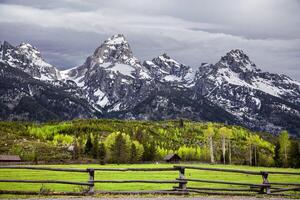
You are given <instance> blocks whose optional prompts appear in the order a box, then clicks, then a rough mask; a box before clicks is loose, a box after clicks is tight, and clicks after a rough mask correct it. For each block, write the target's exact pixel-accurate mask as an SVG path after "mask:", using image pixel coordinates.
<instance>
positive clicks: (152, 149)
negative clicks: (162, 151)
mask: <svg viewBox="0 0 300 200" xmlns="http://www.w3.org/2000/svg"><path fill="white" fill-rule="evenodd" d="M156 151H157V150H156V145H155V143H154V142H153V141H152V142H151V143H150V144H146V145H145V146H144V153H143V161H153V160H154V159H155V156H156Z"/></svg>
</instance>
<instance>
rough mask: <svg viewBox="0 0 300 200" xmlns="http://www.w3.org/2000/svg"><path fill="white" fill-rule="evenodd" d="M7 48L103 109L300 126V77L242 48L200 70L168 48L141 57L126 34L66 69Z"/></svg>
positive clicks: (6, 55) (270, 127)
mask: <svg viewBox="0 0 300 200" xmlns="http://www.w3.org/2000/svg"><path fill="white" fill-rule="evenodd" d="M0 48H1V49H0V58H1V59H0V61H1V63H2V64H4V65H6V66H10V67H13V68H17V69H19V70H22V71H23V72H26V73H27V74H29V75H30V77H33V78H35V79H37V80H39V81H43V82H45V81H47V82H48V83H49V84H52V85H55V86H56V88H65V91H67V92H72V93H73V95H72V96H74V97H76V98H80V99H85V100H86V101H87V102H88V104H89V106H90V107H91V108H89V112H93V113H94V114H95V115H97V116H98V117H117V118H127V119H154V120H155V119H170V118H179V117H184V118H190V119H193V120H212V121H221V122H229V123H233V124H241V125H245V126H247V127H249V128H251V129H254V130H262V131H269V132H273V133H277V132H278V131H279V130H281V129H283V128H284V129H289V130H291V131H292V132H293V133H295V134H296V133H299V130H300V125H299V123H298V122H299V120H300V83H299V82H297V81H294V80H292V79H291V78H289V77H287V76H285V75H278V74H272V73H268V72H262V71H261V70H260V69H259V68H258V67H257V66H256V65H255V64H254V63H253V62H252V61H251V60H250V58H249V57H248V56H247V55H246V54H245V53H244V52H243V51H242V50H232V51H230V52H228V53H227V54H226V55H225V56H223V57H222V58H221V59H220V61H219V62H217V63H216V64H204V65H202V66H201V67H199V69H198V70H196V71H193V70H192V68H191V67H189V66H187V65H184V64H181V63H180V62H178V61H176V60H174V59H172V58H171V57H170V56H168V55H167V54H162V55H160V56H158V57H157V58H154V59H153V60H152V61H144V62H143V63H141V62H140V61H139V60H138V59H137V58H136V57H134V56H133V52H132V50H131V48H130V45H129V44H128V42H127V40H126V38H125V37H124V36H123V35H121V34H119V35H114V36H112V37H111V38H109V39H108V40H106V41H104V43H103V44H101V45H100V46H99V47H98V48H97V49H96V50H95V52H94V54H93V55H91V56H89V57H88V58H87V59H86V61H85V62H84V64H83V65H81V66H79V67H75V68H72V69H69V70H65V71H59V70H57V69H56V68H55V67H54V66H52V65H50V64H49V63H46V62H45V61H44V60H43V59H42V57H41V54H40V52H38V50H37V49H36V48H34V47H32V46H31V45H29V44H21V45H19V46H17V47H13V46H11V45H9V44H8V43H7V42H4V44H3V45H1V47H0ZM2 70H3V69H2ZM66 88H67V89H66ZM1 103H2V104H5V102H4V101H3V99H2V101H1ZM16 104H17V103H16ZM6 106H7V105H6ZM97 113H98V114H97ZM220 115H221V116H220ZM3 116H4V117H2V118H6V117H5V114H3ZM85 116H87V115H85Z"/></svg>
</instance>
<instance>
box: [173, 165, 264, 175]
mask: <svg viewBox="0 0 300 200" xmlns="http://www.w3.org/2000/svg"><path fill="white" fill-rule="evenodd" d="M174 167H175V168H181V167H183V168H185V169H198V170H207V171H220V172H232V173H242V174H251V175H261V172H255V171H246V170H238V169H220V168H207V167H196V166H179V165H175V166H174Z"/></svg>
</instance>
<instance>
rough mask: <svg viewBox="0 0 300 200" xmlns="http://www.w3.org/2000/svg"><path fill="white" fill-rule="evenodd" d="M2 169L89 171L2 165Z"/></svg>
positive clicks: (84, 170) (83, 170)
mask: <svg viewBox="0 0 300 200" xmlns="http://www.w3.org/2000/svg"><path fill="white" fill-rule="evenodd" d="M0 169H30V170H46V171H63V172H88V171H87V169H75V168H51V167H32V166H0Z"/></svg>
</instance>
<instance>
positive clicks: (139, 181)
mask: <svg viewBox="0 0 300 200" xmlns="http://www.w3.org/2000/svg"><path fill="white" fill-rule="evenodd" d="M94 183H159V184H164V183H166V184H170V183H186V181H184V180H183V181H182V180H94Z"/></svg>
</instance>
